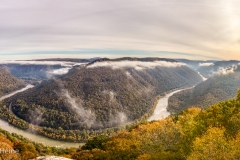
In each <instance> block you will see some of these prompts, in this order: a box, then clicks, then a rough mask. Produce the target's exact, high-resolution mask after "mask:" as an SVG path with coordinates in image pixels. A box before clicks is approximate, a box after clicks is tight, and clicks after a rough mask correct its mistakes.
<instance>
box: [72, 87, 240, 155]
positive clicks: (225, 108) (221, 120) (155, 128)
mask: <svg viewBox="0 0 240 160" xmlns="http://www.w3.org/2000/svg"><path fill="white" fill-rule="evenodd" d="M239 114H240V91H239V93H238V97H237V99H233V100H228V101H226V102H222V103H219V104H215V105H213V106H211V107H210V108H208V109H206V110H201V109H199V108H190V109H187V110H185V111H183V112H182V113H181V114H179V115H177V116H173V117H168V118H166V119H164V120H160V121H154V122H146V123H145V124H141V125H137V126H135V127H132V128H131V129H130V130H129V131H122V132H119V133H117V134H115V135H113V136H112V137H106V136H99V137H95V138H93V139H92V140H89V141H88V142H87V144H86V145H84V146H83V147H82V149H81V150H79V151H78V152H77V153H75V154H73V155H72V157H73V158H74V159H77V160H99V159H104V160H112V159H115V160H135V159H136V160H159V159H161V160H175V159H178V160H220V159H221V160H231V159H232V160H234V159H240V125H239V124H240V118H239Z"/></svg>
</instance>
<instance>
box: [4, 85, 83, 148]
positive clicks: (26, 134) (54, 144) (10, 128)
mask: <svg viewBox="0 0 240 160" xmlns="http://www.w3.org/2000/svg"><path fill="white" fill-rule="evenodd" d="M33 87H34V86H33V85H27V86H26V87H25V88H23V89H20V90H18V91H15V92H13V93H10V94H8V95H5V96H3V97H1V98H0V101H2V100H4V99H6V98H9V97H11V96H13V95H15V94H17V93H19V92H23V91H25V90H27V89H29V88H33ZM0 127H1V128H2V129H4V130H6V131H8V132H10V133H17V134H19V135H22V136H23V137H25V138H28V139H30V140H32V141H34V142H37V143H42V144H44V145H47V146H52V147H60V148H68V147H79V146H80V145H83V143H74V142H64V141H58V140H54V139H50V138H47V137H44V136H41V135H38V134H34V133H30V132H27V131H25V130H22V129H19V128H17V127H14V126H12V125H10V124H9V123H8V122H6V121H3V120H1V119H0Z"/></svg>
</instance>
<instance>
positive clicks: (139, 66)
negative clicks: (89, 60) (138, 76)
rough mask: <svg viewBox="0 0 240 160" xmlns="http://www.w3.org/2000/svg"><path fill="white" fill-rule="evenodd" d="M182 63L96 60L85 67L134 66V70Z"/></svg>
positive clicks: (176, 65)
mask: <svg viewBox="0 0 240 160" xmlns="http://www.w3.org/2000/svg"><path fill="white" fill-rule="evenodd" d="M183 65H185V64H184V63H180V62H167V61H154V62H141V61H119V62H97V63H94V64H92V65H89V66H88V67H87V68H96V67H111V68H112V69H119V68H135V69H136V70H142V69H148V68H155V67H168V68H171V67H181V66H183ZM126 74H128V73H126Z"/></svg>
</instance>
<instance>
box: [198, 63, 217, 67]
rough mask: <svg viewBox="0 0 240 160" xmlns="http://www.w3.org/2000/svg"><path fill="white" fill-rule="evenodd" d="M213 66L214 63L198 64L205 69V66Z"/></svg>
mask: <svg viewBox="0 0 240 160" xmlns="http://www.w3.org/2000/svg"><path fill="white" fill-rule="evenodd" d="M213 65H214V63H199V66H201V67H202V66H205V67H207V66H213Z"/></svg>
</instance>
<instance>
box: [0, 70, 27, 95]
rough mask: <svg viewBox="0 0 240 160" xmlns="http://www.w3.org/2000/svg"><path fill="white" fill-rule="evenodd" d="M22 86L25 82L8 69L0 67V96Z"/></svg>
mask: <svg viewBox="0 0 240 160" xmlns="http://www.w3.org/2000/svg"><path fill="white" fill-rule="evenodd" d="M24 86H26V84H25V83H24V82H23V81H22V80H19V79H17V78H16V77H14V76H13V75H11V74H10V73H9V72H8V71H6V70H4V69H1V68H0V97H1V96H3V95H5V94H8V93H11V92H13V91H15V90H18V89H21V88H23V87H24Z"/></svg>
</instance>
